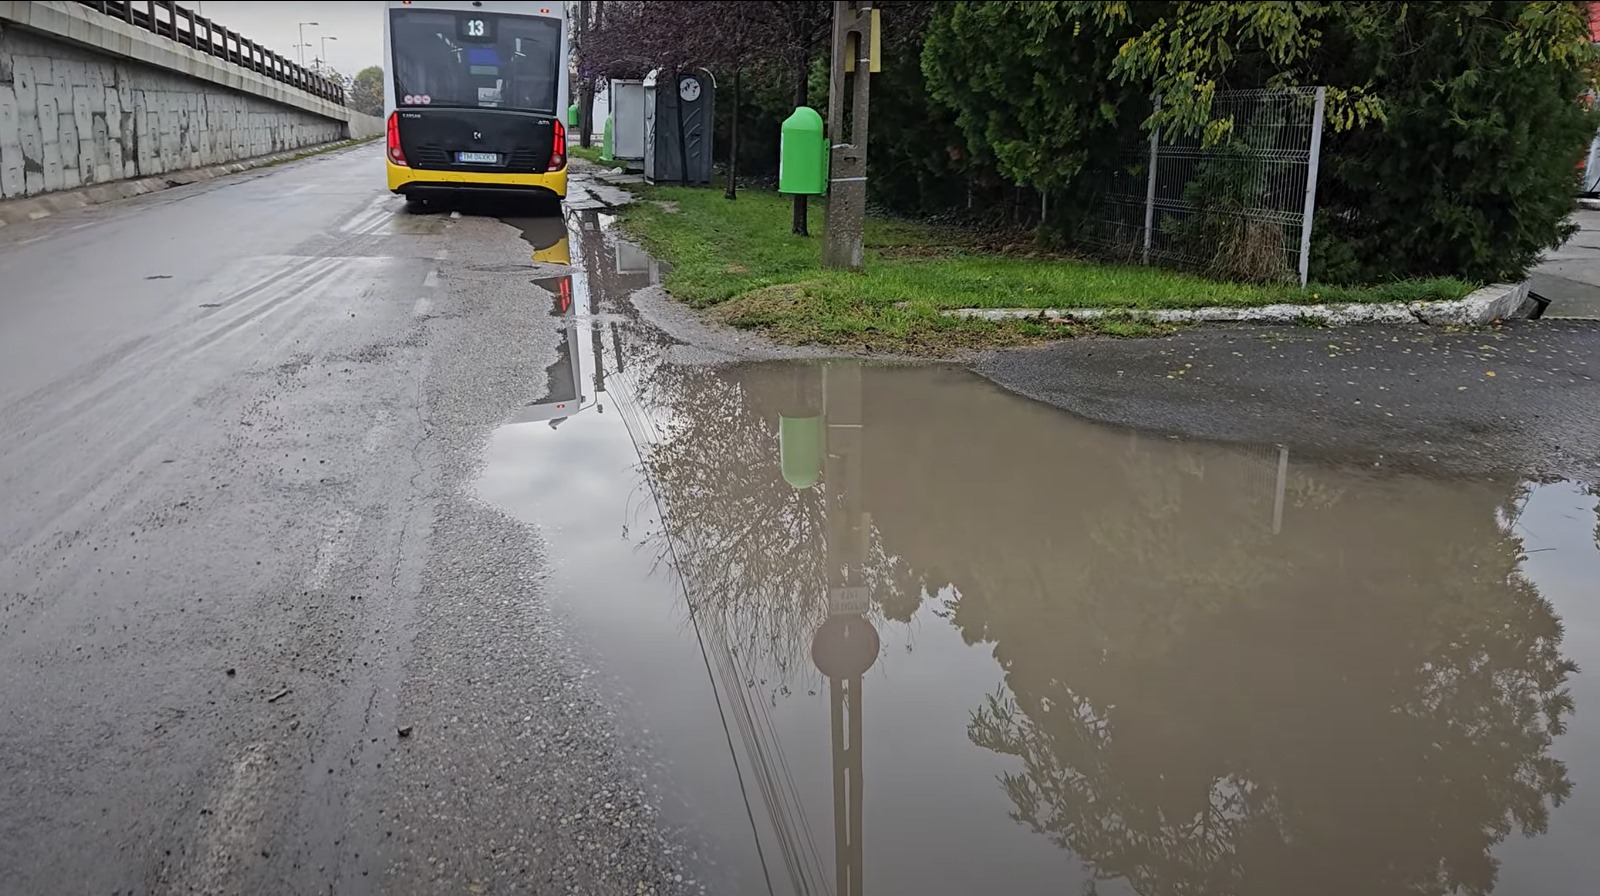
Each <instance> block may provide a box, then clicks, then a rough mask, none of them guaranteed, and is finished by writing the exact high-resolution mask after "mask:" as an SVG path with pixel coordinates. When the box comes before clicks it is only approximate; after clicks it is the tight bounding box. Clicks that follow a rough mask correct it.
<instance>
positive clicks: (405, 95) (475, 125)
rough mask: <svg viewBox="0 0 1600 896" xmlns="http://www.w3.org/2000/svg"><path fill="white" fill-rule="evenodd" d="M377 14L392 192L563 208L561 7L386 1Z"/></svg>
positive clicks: (554, 2)
mask: <svg viewBox="0 0 1600 896" xmlns="http://www.w3.org/2000/svg"><path fill="white" fill-rule="evenodd" d="M384 14H385V16H386V19H385V21H384V32H383V43H384V47H383V50H384V60H385V69H384V74H385V78H384V87H383V104H384V115H385V117H386V118H387V119H388V137H387V150H386V153H385V156H386V157H385V159H384V161H385V167H387V168H388V173H389V189H390V191H391V192H394V193H398V194H400V195H402V196H404V197H406V200H407V202H409V203H416V204H420V203H427V202H432V201H439V200H449V199H451V198H453V197H457V196H460V195H462V194H465V193H500V194H513V195H522V196H528V197H544V198H546V199H549V198H552V197H553V198H555V199H565V198H566V195H567V133H566V127H565V125H563V123H562V120H561V118H562V116H561V110H562V109H563V108H565V106H566V99H567V93H568V83H567V77H568V76H567V55H568V37H569V35H568V33H567V16H566V3H565V2H564V0H551V2H533V3H517V2H495V0H471V2H457V3H452V2H439V0H391V2H390V3H389V4H388V9H386V10H385V13H384ZM546 204H547V205H548V204H549V203H546Z"/></svg>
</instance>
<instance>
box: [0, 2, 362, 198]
mask: <svg viewBox="0 0 1600 896" xmlns="http://www.w3.org/2000/svg"><path fill="white" fill-rule="evenodd" d="M352 117H353V116H352V113H351V112H350V111H349V110H347V109H345V108H344V107H342V106H339V105H337V104H334V103H331V102H328V101H327V100H323V99H321V98H320V97H316V96H313V95H311V94H308V93H305V92H303V91H300V90H296V89H294V88H291V87H288V86H287V85H283V84H280V83H278V82H276V81H272V80H271V79H268V78H264V77H262V76H261V75H259V74H257V73H255V72H250V71H246V70H244V69H242V68H240V67H239V66H236V65H233V64H231V63H228V62H224V61H223V60H220V59H217V58H215V57H212V56H209V55H207V54H205V53H201V52H199V51H197V50H193V49H191V48H189V47H185V46H183V45H181V44H178V43H176V42H174V41H171V40H168V39H166V38H162V37H158V36H156V35H154V34H151V33H149V32H147V31H143V30H141V29H137V28H133V27H132V26H129V25H127V24H126V23H124V22H120V21H118V20H116V19H112V18H110V17H108V16H103V15H100V14H99V13H96V12H94V11H93V10H90V9H88V8H86V7H84V6H82V5H80V4H76V3H15V2H8V0H0V199H13V198H21V197H25V196H37V195H39V194H41V193H48V192H54V191H58V190H70V189H74V188H77V187H82V186H87V185H90V184H104V183H108V182H112V181H117V180H121V179H125V178H143V177H150V176H153V175H160V174H166V173H169V172H175V171H182V170H186V169H191V168H202V167H206V166H214V165H223V164H227V163H231V162H237V161H240V160H244V159H249V158H254V157H257V156H266V155H271V154H274V153H281V152H288V151H293V150H297V149H303V148H309V147H313V146H318V145H321V144H326V143H331V142H334V141H338V140H342V139H345V137H346V136H347V135H349V134H350V132H351V131H352V130H357V131H359V132H361V135H362V136H370V135H372V134H373V133H382V128H381V123H380V125H379V126H378V130H377V131H375V132H371V133H369V131H371V127H372V125H371V123H370V122H369V121H367V120H366V119H368V118H369V116H355V118H357V119H359V121H358V122H352Z"/></svg>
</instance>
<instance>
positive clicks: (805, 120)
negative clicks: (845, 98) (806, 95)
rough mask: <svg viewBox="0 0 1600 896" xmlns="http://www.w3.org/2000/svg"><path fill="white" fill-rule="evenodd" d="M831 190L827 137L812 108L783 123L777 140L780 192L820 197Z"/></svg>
mask: <svg viewBox="0 0 1600 896" xmlns="http://www.w3.org/2000/svg"><path fill="white" fill-rule="evenodd" d="M827 190H828V138H827V135H826V134H824V133H823V127H822V116H821V115H820V114H818V112H817V110H815V109H813V108H811V107H810V106H801V107H799V108H797V109H795V110H794V114H793V115H790V116H789V117H788V118H787V119H786V120H785V121H784V122H783V130H782V134H781V137H780V139H779V141H778V192H779V193H788V194H791V195H801V196H821V195H822V194H824V193H826V192H827Z"/></svg>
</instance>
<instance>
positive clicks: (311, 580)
mask: <svg viewBox="0 0 1600 896" xmlns="http://www.w3.org/2000/svg"><path fill="white" fill-rule="evenodd" d="M357 522H359V520H358V518H357V517H356V515H355V514H354V513H351V512H350V511H348V510H341V511H339V512H338V513H336V514H334V516H333V518H332V519H330V520H328V522H327V523H326V524H325V525H324V526H323V527H322V541H321V542H320V543H318V545H317V559H316V562H314V563H312V564H311V575H309V576H308V577H307V578H306V588H307V589H308V590H311V591H321V590H322V589H323V588H326V587H327V585H328V580H329V579H331V578H332V577H333V567H334V565H335V564H337V563H338V562H339V558H341V557H342V556H344V552H345V551H346V550H347V549H349V547H350V539H351V537H352V536H354V535H355V529H356V523H357Z"/></svg>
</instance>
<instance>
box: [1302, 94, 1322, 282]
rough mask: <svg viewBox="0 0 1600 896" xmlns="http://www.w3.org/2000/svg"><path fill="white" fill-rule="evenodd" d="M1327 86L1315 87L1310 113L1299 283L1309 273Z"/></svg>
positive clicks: (1304, 280)
mask: <svg viewBox="0 0 1600 896" xmlns="http://www.w3.org/2000/svg"><path fill="white" fill-rule="evenodd" d="M1327 100H1328V88H1326V87H1318V88H1317V101H1316V108H1315V109H1314V110H1313V111H1312V113H1311V155H1310V157H1309V158H1308V159H1307V160H1306V162H1307V167H1306V206H1305V212H1304V213H1303V214H1302V216H1301V219H1300V285H1301V286H1302V287H1303V286H1305V285H1306V281H1307V280H1308V279H1309V277H1310V274H1311V218H1312V216H1313V215H1314V214H1315V213H1316V210H1317V167H1318V166H1319V165H1320V164H1321V162H1322V112H1323V107H1324V105H1326V103H1327Z"/></svg>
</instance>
